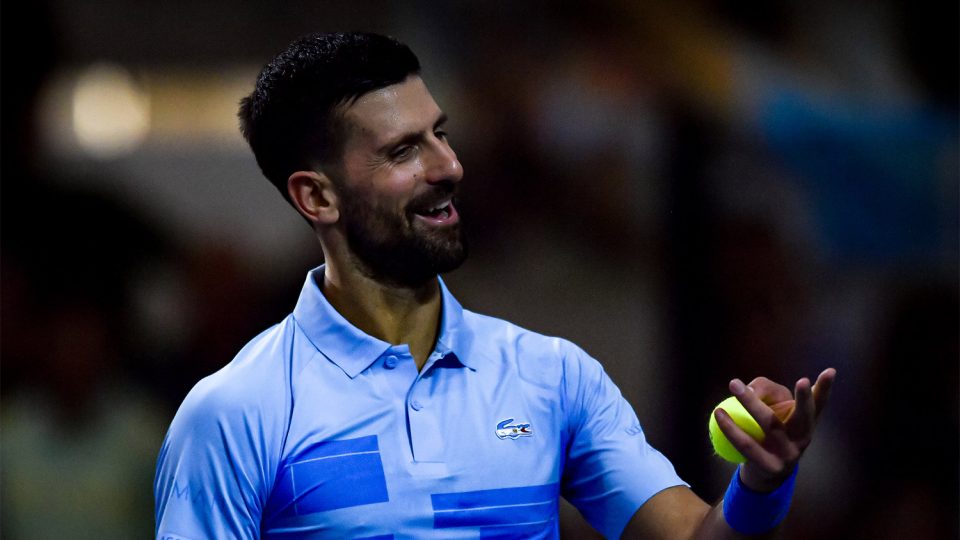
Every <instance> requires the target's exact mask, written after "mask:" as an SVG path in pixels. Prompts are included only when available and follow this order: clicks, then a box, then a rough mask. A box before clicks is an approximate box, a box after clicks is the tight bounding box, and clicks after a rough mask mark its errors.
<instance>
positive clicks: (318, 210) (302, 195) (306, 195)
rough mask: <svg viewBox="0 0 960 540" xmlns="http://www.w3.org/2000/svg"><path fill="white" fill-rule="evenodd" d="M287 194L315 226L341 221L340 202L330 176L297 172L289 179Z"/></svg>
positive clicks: (319, 173)
mask: <svg viewBox="0 0 960 540" xmlns="http://www.w3.org/2000/svg"><path fill="white" fill-rule="evenodd" d="M287 193H288V194H289V195H290V201H291V202H293V205H294V206H295V207H296V208H297V210H298V211H299V212H300V213H301V214H303V217H305V218H307V220H308V221H309V222H310V223H313V224H314V225H332V224H334V223H336V222H337V220H339V219H340V207H339V204H338V203H339V200H338V199H337V194H336V191H335V190H334V189H333V181H332V180H331V179H330V177H329V176H327V175H326V174H323V173H322V172H316V171H297V172H295V173H293V174H291V175H290V178H287Z"/></svg>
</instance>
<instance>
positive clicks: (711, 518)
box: [694, 500, 780, 540]
mask: <svg viewBox="0 0 960 540" xmlns="http://www.w3.org/2000/svg"><path fill="white" fill-rule="evenodd" d="M779 531H780V527H779V526H777V527H775V528H774V529H773V530H771V531H768V532H766V533H763V534H759V535H750V536H748V535H745V534H740V533H738V532H737V531H735V530H733V528H732V527H730V524H728V523H727V520H726V519H724V517H723V500H721V501H720V502H718V503H717V504H715V505H714V506H713V507H712V508H710V511H709V512H707V514H706V515H705V516H703V521H702V522H701V523H700V527H699V528H698V529H697V532H696V534H695V535H694V538H695V539H696V540H732V539H738V538H751V539H754V538H757V539H767V538H777V536H779V535H778V532H779Z"/></svg>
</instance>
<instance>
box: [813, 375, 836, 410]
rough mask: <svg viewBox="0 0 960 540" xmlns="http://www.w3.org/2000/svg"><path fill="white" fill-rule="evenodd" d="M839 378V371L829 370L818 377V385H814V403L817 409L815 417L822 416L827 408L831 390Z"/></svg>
mask: <svg viewBox="0 0 960 540" xmlns="http://www.w3.org/2000/svg"><path fill="white" fill-rule="evenodd" d="M836 378H837V370H836V369H834V368H827V369H825V370H823V372H822V373H820V376H819V377H817V383H816V384H814V385H813V402H814V406H815V409H816V413H815V414H814V417H815V418H817V417H819V416H820V413H821V412H823V409H824V408H825V407H826V406H827V400H828V399H829V398H830V389H831V388H833V381H834V380H835V379H836Z"/></svg>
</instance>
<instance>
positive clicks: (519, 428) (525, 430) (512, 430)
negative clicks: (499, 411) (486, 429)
mask: <svg viewBox="0 0 960 540" xmlns="http://www.w3.org/2000/svg"><path fill="white" fill-rule="evenodd" d="M512 422H513V418H507V419H506V420H504V421H502V422H500V423H499V424H497V430H496V433H497V437H498V438H499V439H507V438H509V439H516V438H517V437H531V436H533V428H531V427H530V424H529V423H521V422H517V423H516V424H513V423H512Z"/></svg>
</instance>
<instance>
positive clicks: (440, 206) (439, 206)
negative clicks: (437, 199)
mask: <svg viewBox="0 0 960 540" xmlns="http://www.w3.org/2000/svg"><path fill="white" fill-rule="evenodd" d="M448 206H450V201H447V202H445V203H442V204H438V205H437V206H434V207H433V208H431V209H430V210H428V212H439V211H440V210H446V209H447V207H448Z"/></svg>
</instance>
